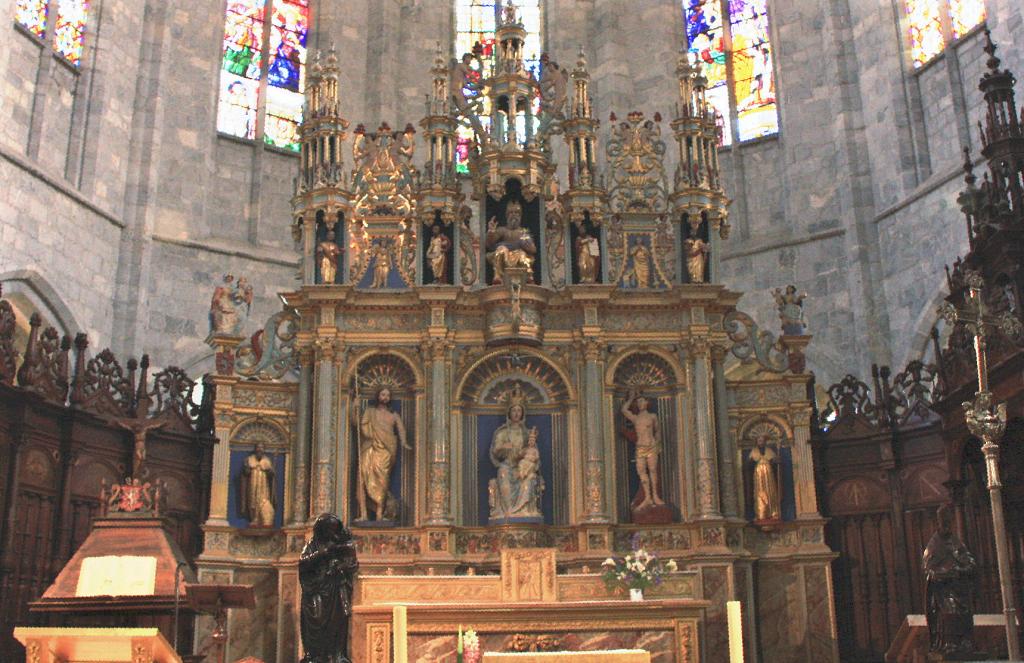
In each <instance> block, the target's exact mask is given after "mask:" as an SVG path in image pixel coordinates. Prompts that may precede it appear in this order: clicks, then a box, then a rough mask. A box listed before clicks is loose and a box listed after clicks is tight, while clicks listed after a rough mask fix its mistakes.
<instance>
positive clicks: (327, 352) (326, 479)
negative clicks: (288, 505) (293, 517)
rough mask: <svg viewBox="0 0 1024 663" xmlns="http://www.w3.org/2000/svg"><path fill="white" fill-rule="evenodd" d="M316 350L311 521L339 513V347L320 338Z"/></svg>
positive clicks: (330, 340)
mask: <svg viewBox="0 0 1024 663" xmlns="http://www.w3.org/2000/svg"><path fill="white" fill-rule="evenodd" d="M314 346H315V348H316V369H315V370H316V374H315V378H314V379H315V384H316V409H315V411H314V412H313V468H312V469H313V473H312V474H313V478H312V492H311V494H310V512H309V516H310V518H316V516H317V515H319V514H321V513H327V512H330V513H335V512H336V511H335V510H336V502H335V499H334V494H335V493H334V472H335V469H336V463H335V459H334V449H335V446H336V445H335V442H336V440H337V437H338V435H337V432H338V431H337V422H336V421H335V417H334V413H335V411H336V408H337V403H335V402H334V401H335V398H336V396H337V384H338V370H337V366H336V365H335V358H336V356H337V350H338V348H337V347H336V346H335V341H334V339H333V338H324V337H321V338H318V339H317V340H316V341H315V342H314Z"/></svg>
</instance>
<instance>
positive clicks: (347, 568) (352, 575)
mask: <svg viewBox="0 0 1024 663" xmlns="http://www.w3.org/2000/svg"><path fill="white" fill-rule="evenodd" d="M358 572H359V562H358V560H357V559H356V544H355V541H354V540H353V538H352V533H351V532H350V531H349V530H348V528H346V527H345V526H344V525H343V524H342V522H341V520H340V519H339V518H338V517H337V516H336V515H334V514H332V513H325V514H322V515H321V516H319V517H318V518H317V519H316V522H315V523H314V524H313V538H311V539H310V540H309V541H307V542H306V546H305V547H304V548H303V549H302V555H301V556H300V557H299V585H300V586H301V587H302V600H301V612H300V619H299V626H300V631H301V634H302V649H303V651H304V652H305V653H304V655H303V657H302V660H301V661H300V663H351V662H352V659H350V658H349V656H348V644H349V643H348V622H349V619H350V618H351V616H352V586H353V584H354V583H355V579H356V575H357V573H358Z"/></svg>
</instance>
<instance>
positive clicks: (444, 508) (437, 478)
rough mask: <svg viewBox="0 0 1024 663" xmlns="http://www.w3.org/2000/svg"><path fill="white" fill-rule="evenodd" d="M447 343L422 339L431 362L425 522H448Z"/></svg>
mask: <svg viewBox="0 0 1024 663" xmlns="http://www.w3.org/2000/svg"><path fill="white" fill-rule="evenodd" d="M451 350H452V346H451V344H450V343H448V342H447V341H445V340H444V339H442V338H433V339H431V340H430V341H428V342H426V343H424V347H423V356H424V358H426V359H428V361H429V362H430V364H429V365H430V383H429V385H428V388H429V403H430V475H429V483H428V484H427V522H426V524H427V525H451V524H452V510H451V449H450V446H451V445H450V444H449V426H448V424H449V414H450V410H451V407H450V404H449V398H448V394H449V388H448V368H449V366H450V365H451Z"/></svg>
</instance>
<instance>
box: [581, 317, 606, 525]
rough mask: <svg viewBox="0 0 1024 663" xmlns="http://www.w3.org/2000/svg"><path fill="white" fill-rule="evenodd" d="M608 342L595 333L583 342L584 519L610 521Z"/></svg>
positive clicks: (601, 521)
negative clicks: (606, 420)
mask: <svg viewBox="0 0 1024 663" xmlns="http://www.w3.org/2000/svg"><path fill="white" fill-rule="evenodd" d="M603 350H604V344H603V343H602V342H601V340H600V339H598V338H595V337H592V336H591V337H586V338H584V339H583V340H582V341H581V343H580V351H581V352H582V354H583V360H584V365H583V407H581V408H580V412H581V413H582V415H583V440H584V442H583V444H584V449H583V452H584V453H585V454H586V464H585V476H584V479H583V493H584V494H583V522H585V523H607V522H610V519H609V517H608V506H607V504H608V497H607V495H606V494H605V457H604V425H603V422H604V416H603V414H602V412H601V409H602V406H603V401H604V399H603V398H602V392H603V389H602V386H603V384H604V380H603V373H604V371H603V370H602V368H603V363H604V362H603V361H602V360H601V359H602V357H601V355H602V351H603Z"/></svg>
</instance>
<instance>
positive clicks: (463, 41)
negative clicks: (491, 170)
mask: <svg viewBox="0 0 1024 663" xmlns="http://www.w3.org/2000/svg"><path fill="white" fill-rule="evenodd" d="M507 1H508V0H506V2H507ZM513 4H515V6H516V9H517V14H518V16H519V19H520V20H521V21H522V22H523V27H524V28H526V41H525V43H524V44H523V55H524V58H525V60H526V62H525V64H526V67H527V68H528V69H529V70H530V71H532V72H533V73H534V75H535V76H536V77H538V78H539V77H540V55H541V33H540V26H541V10H540V0H514V3H513ZM498 9H499V7H498V6H496V2H495V0H455V57H456V58H461V57H462V56H463V54H465V53H472V52H473V49H474V47H475V46H476V44H480V46H479V52H480V56H481V58H480V59H481V62H482V63H483V65H482V67H479V68H480V71H479V76H480V77H481V78H487V77H488V76H490V74H491V68H492V67H493V66H494V31H495V29H496V27H497V14H496V12H497V11H498ZM472 66H473V67H478V65H477V64H476V61H475V60H474V63H473V65H472ZM538 103H539V101H536V102H535V104H534V106H535V107H534V112H535V113H536V111H537V108H538V105H537V104H538ZM490 113H491V108H490V101H489V100H488V99H487V98H486V97H485V98H484V100H483V106H482V108H481V112H480V121H481V123H482V124H483V125H484V129H485V130H487V129H490V124H491V118H490ZM522 125H523V126H522V127H518V126H517V133H518V134H520V135H521V136H525V133H526V126H525V120H524V121H523V122H522ZM472 142H473V130H472V129H471V128H470V127H469V126H463V125H460V126H459V129H458V141H457V144H456V147H455V155H456V157H455V158H456V164H455V169H456V171H457V172H460V173H468V172H469V166H468V159H469V150H470V146H471V144H472Z"/></svg>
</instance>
